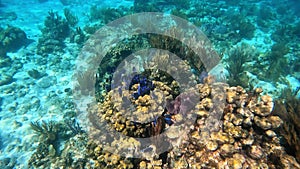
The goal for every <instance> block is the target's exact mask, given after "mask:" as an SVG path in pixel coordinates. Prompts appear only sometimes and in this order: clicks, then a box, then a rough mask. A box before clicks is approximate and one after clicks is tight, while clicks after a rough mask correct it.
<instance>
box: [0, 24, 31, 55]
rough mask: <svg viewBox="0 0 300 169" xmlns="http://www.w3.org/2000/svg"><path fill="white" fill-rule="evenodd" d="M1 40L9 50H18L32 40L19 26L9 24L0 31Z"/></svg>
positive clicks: (2, 44)
mask: <svg viewBox="0 0 300 169" xmlns="http://www.w3.org/2000/svg"><path fill="white" fill-rule="evenodd" d="M0 42H1V45H0V46H3V48H4V49H5V50H6V51H7V52H16V51H17V50H19V49H20V48H21V47H22V46H27V45H28V44H29V43H31V42H32V41H31V40H29V39H27V36H26V33H25V32H24V31H23V30H22V29H20V28H17V27H12V26H8V27H7V28H6V29H4V30H2V31H0Z"/></svg>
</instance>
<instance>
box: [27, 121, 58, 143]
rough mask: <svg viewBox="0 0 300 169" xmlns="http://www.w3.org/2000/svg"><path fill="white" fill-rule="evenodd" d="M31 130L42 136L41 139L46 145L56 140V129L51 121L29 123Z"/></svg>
mask: <svg viewBox="0 0 300 169" xmlns="http://www.w3.org/2000/svg"><path fill="white" fill-rule="evenodd" d="M30 126H31V128H32V129H33V130H34V131H36V132H38V133H40V134H42V135H43V137H44V138H43V139H45V141H46V142H47V143H53V142H54V141H55V140H56V139H57V132H58V131H57V128H56V124H55V123H54V122H53V121H49V122H46V121H42V122H38V121H35V122H31V123H30Z"/></svg>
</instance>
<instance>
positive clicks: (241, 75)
mask: <svg viewBox="0 0 300 169" xmlns="http://www.w3.org/2000/svg"><path fill="white" fill-rule="evenodd" d="M228 55H229V57H228V59H226V62H227V64H228V65H227V66H226V69H227V70H228V71H229V79H228V83H229V84H230V85H233V86H236V85H240V86H243V87H246V86H248V81H247V78H246V75H245V71H246V64H247V62H248V61H250V60H251V58H253V57H254V55H255V52H254V51H253V49H252V48H251V46H249V45H247V44H242V45H241V46H238V47H236V48H234V49H232V50H231V51H230V53H229V54H228Z"/></svg>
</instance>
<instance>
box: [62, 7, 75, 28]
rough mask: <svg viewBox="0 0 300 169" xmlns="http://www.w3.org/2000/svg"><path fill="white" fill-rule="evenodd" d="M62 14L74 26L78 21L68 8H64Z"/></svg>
mask: <svg viewBox="0 0 300 169" xmlns="http://www.w3.org/2000/svg"><path fill="white" fill-rule="evenodd" d="M64 15H65V18H66V20H67V22H68V23H69V25H70V26H72V27H74V26H75V25H76V24H77V23H78V17H77V16H75V15H73V14H72V13H71V11H70V9H68V8H65V9H64Z"/></svg>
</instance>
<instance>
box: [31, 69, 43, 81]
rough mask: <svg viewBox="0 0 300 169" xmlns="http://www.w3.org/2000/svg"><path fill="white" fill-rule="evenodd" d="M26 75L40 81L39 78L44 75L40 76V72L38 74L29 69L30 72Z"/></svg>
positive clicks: (36, 71)
mask: <svg viewBox="0 0 300 169" xmlns="http://www.w3.org/2000/svg"><path fill="white" fill-rule="evenodd" d="M27 74H28V75H29V76H30V77H32V78H34V79H40V78H41V77H43V76H44V74H42V73H41V72H39V71H38V70H36V69H31V70H29V71H27Z"/></svg>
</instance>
